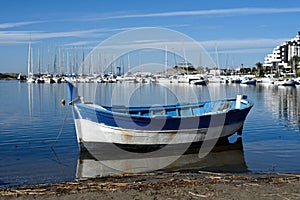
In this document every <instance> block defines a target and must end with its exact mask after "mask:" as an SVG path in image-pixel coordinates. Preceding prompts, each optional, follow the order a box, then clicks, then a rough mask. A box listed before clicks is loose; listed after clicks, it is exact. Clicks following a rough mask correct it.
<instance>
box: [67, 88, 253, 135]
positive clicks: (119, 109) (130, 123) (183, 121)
mask: <svg viewBox="0 0 300 200" xmlns="http://www.w3.org/2000/svg"><path fill="white" fill-rule="evenodd" d="M68 85H69V88H70V93H71V99H72V100H73V101H74V97H77V95H78V94H77V90H76V89H77V88H76V89H74V87H73V85H72V84H71V83H69V82H68ZM75 95H76V96H75ZM236 104H237V102H236V100H235V99H227V100H220V101H209V102H200V103H193V104H181V105H180V104H175V105H166V106H156V107H155V106H154V107H153V106H151V107H145V106H144V107H124V106H113V107H105V106H104V107H101V106H98V105H94V104H85V103H83V102H82V101H80V102H79V103H76V107H77V109H76V112H74V118H75V119H77V118H81V119H88V120H90V121H92V122H95V123H99V124H104V125H106V126H109V127H114V128H121V129H129V130H130V129H132V130H146V131H167V130H189V129H194V130H197V129H202V128H209V127H216V126H224V125H230V124H235V123H239V122H244V120H245V118H246V116H247V114H248V113H249V111H250V109H251V108H252V106H253V103H252V102H251V101H249V100H246V99H243V100H242V102H241V103H240V106H238V107H237V105H236Z"/></svg>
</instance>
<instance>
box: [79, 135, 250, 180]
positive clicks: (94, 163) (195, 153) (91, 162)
mask: <svg viewBox="0 0 300 200" xmlns="http://www.w3.org/2000/svg"><path fill="white" fill-rule="evenodd" d="M110 147H111V146H110ZM200 148H201V147H190V148H188V149H187V150H186V151H185V152H184V153H183V154H180V155H179V153H181V150H179V151H176V150H175V149H173V150H172V151H169V152H167V153H166V152H164V153H166V154H165V155H161V154H155V153H153V152H152V153H150V154H149V153H146V154H145V153H132V152H130V153H129V154H124V153H121V154H118V153H117V151H114V150H113V151H111V149H110V148H109V146H106V145H105V144H103V149H102V151H101V152H100V151H97V152H96V154H94V153H93V152H88V151H83V152H81V153H80V155H79V158H78V164H77V170H76V178H77V179H83V178H94V177H106V176H118V175H124V174H128V173H129V174H131V173H132V174H136V173H146V172H155V171H162V172H174V171H190V172H197V171H199V170H201V171H213V172H230V173H244V172H248V168H247V165H246V162H245V159H244V151H243V144H242V138H241V137H239V138H237V140H236V141H235V142H233V143H230V142H229V140H228V138H222V139H220V140H219V141H218V142H217V144H216V145H215V146H214V147H213V148H212V150H211V151H210V152H209V153H208V154H207V155H205V156H204V157H201V156H200V157H199V150H200ZM120 152H121V151H120Z"/></svg>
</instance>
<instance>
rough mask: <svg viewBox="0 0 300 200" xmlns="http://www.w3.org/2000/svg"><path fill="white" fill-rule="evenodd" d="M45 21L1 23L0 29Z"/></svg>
mask: <svg viewBox="0 0 300 200" xmlns="http://www.w3.org/2000/svg"><path fill="white" fill-rule="evenodd" d="M44 22H45V21H29V22H13V23H2V24H0V29H6V28H15V27H19V26H26V25H31V24H38V23H44Z"/></svg>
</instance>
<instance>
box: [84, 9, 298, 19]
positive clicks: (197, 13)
mask: <svg viewBox="0 0 300 200" xmlns="http://www.w3.org/2000/svg"><path fill="white" fill-rule="evenodd" d="M295 12H300V8H230V9H211V10H194V11H176V12H160V13H141V14H122V15H118V14H117V15H112V16H100V17H95V16H93V17H90V18H85V19H84V20H86V21H93V20H108V19H126V18H146V17H176V16H207V15H209V16H226V15H228V16H232V15H249V14H276V13H295Z"/></svg>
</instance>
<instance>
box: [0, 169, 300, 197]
mask: <svg viewBox="0 0 300 200" xmlns="http://www.w3.org/2000/svg"><path fill="white" fill-rule="evenodd" d="M0 199H1V200H2V199H38V200H39V199H41V200H42V199H43V200H46V199H49V200H52V199H64V200H67V199H122V200H127V199H128V200H132V199H300V174H281V173H272V174H251V173H247V174H227V173H212V172H205V171H198V172H172V173H159V172H158V173H147V174H127V175H123V176H117V177H102V178H93V179H86V180H76V181H73V182H65V183H54V184H40V185H28V186H21V187H8V188H1V189H0Z"/></svg>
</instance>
